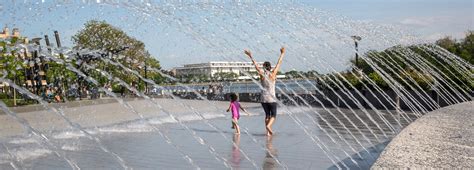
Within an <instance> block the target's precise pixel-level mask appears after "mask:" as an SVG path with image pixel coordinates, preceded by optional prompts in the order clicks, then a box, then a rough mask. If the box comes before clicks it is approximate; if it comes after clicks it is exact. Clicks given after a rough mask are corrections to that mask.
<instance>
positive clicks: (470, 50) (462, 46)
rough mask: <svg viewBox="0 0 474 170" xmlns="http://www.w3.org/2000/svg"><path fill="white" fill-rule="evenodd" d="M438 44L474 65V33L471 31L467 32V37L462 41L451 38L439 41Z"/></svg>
mask: <svg viewBox="0 0 474 170" xmlns="http://www.w3.org/2000/svg"><path fill="white" fill-rule="evenodd" d="M436 44H437V45H439V46H440V47H443V48H444V49H446V50H448V51H449V52H451V53H453V54H456V55H457V56H459V57H461V58H463V59H464V60H466V61H468V62H469V63H471V64H474V31H473V30H469V31H467V32H466V37H464V39H462V40H460V41H456V40H454V39H452V38H451V37H445V38H442V39H440V40H438V41H436Z"/></svg>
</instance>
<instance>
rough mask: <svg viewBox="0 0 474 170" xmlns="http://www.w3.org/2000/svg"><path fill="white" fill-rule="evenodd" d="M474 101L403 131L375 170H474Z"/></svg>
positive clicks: (435, 113)
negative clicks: (459, 169)
mask: <svg viewBox="0 0 474 170" xmlns="http://www.w3.org/2000/svg"><path fill="white" fill-rule="evenodd" d="M473 117H474V102H472V101H470V102H465V103H461V104H456V105H452V106H448V107H445V108H441V109H439V110H436V111H433V112H430V113H428V114H426V115H425V116H423V117H421V118H420V119H418V120H416V121H415V122H413V123H411V124H410V125H409V126H407V127H406V128H405V129H403V130H402V132H401V133H400V134H398V135H397V136H396V137H395V138H394V139H393V140H392V141H391V142H390V143H389V144H388V146H387V147H386V148H385V150H384V151H383V152H382V154H381V155H380V157H379V158H378V159H377V161H376V162H375V164H374V165H373V166H372V169H380V168H383V169H386V168H390V169H391V168H429V169H431V168H443V169H452V168H461V169H474V128H473V126H474V120H473V119H474V118H473Z"/></svg>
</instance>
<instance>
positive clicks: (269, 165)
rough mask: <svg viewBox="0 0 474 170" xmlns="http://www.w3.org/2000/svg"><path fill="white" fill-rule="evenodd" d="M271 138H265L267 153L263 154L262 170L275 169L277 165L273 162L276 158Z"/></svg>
mask: <svg viewBox="0 0 474 170" xmlns="http://www.w3.org/2000/svg"><path fill="white" fill-rule="evenodd" d="M272 140H273V136H271V135H270V136H267V143H266V147H267V153H266V154H265V159H264V160H263V169H277V167H278V165H277V162H276V160H275V157H276V156H277V150H276V149H274V148H273V144H272Z"/></svg>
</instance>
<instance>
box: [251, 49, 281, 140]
mask: <svg viewBox="0 0 474 170" xmlns="http://www.w3.org/2000/svg"><path fill="white" fill-rule="evenodd" d="M245 54H246V55H247V56H248V57H249V58H250V59H251V60H252V62H253V64H254V66H255V69H257V72H258V74H259V75H260V81H261V84H262V87H263V89H262V94H261V102H262V107H263V110H264V111H265V128H266V129H267V135H272V134H273V130H272V125H273V123H274V121H275V118H276V114H277V103H276V102H277V98H276V96H275V83H276V79H277V73H278V70H280V66H281V62H282V60H283V56H284V55H285V48H284V47H282V48H281V49H280V57H279V58H278V62H277V64H276V65H275V68H273V70H272V65H271V64H270V62H268V61H265V62H264V63H263V67H264V70H262V69H260V67H258V65H257V62H256V61H255V59H253V57H252V53H250V51H248V50H245Z"/></svg>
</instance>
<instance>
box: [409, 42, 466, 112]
mask: <svg viewBox="0 0 474 170" xmlns="http://www.w3.org/2000/svg"><path fill="white" fill-rule="evenodd" d="M401 53H402V54H404V55H411V56H414V57H405V58H406V59H407V60H408V61H409V62H411V63H413V64H414V65H419V66H418V67H420V68H423V69H425V70H427V71H428V73H429V75H431V76H434V77H436V78H438V80H440V81H441V82H443V83H444V84H445V85H446V86H448V87H450V88H451V90H454V91H453V92H454V93H455V94H457V95H458V97H460V98H461V100H462V96H459V93H460V92H459V91H458V90H457V89H456V88H454V87H453V86H452V84H451V83H453V84H454V85H455V86H457V87H459V86H458V85H457V84H456V83H455V82H454V81H452V80H451V78H449V77H448V76H446V74H444V73H443V72H442V71H440V70H438V69H437V68H436V67H435V66H433V65H430V63H429V62H428V61H426V60H422V59H421V57H420V56H419V55H418V54H416V53H413V52H412V51H411V50H410V51H401ZM440 73H441V75H440ZM443 76H444V77H443ZM446 79H447V80H448V81H451V83H449V82H448V81H446ZM459 88H461V87H459ZM446 93H448V94H449V93H450V92H449V91H448V89H446ZM449 96H450V100H451V102H452V103H457V99H456V98H454V96H453V95H449ZM447 102H449V101H447Z"/></svg>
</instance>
